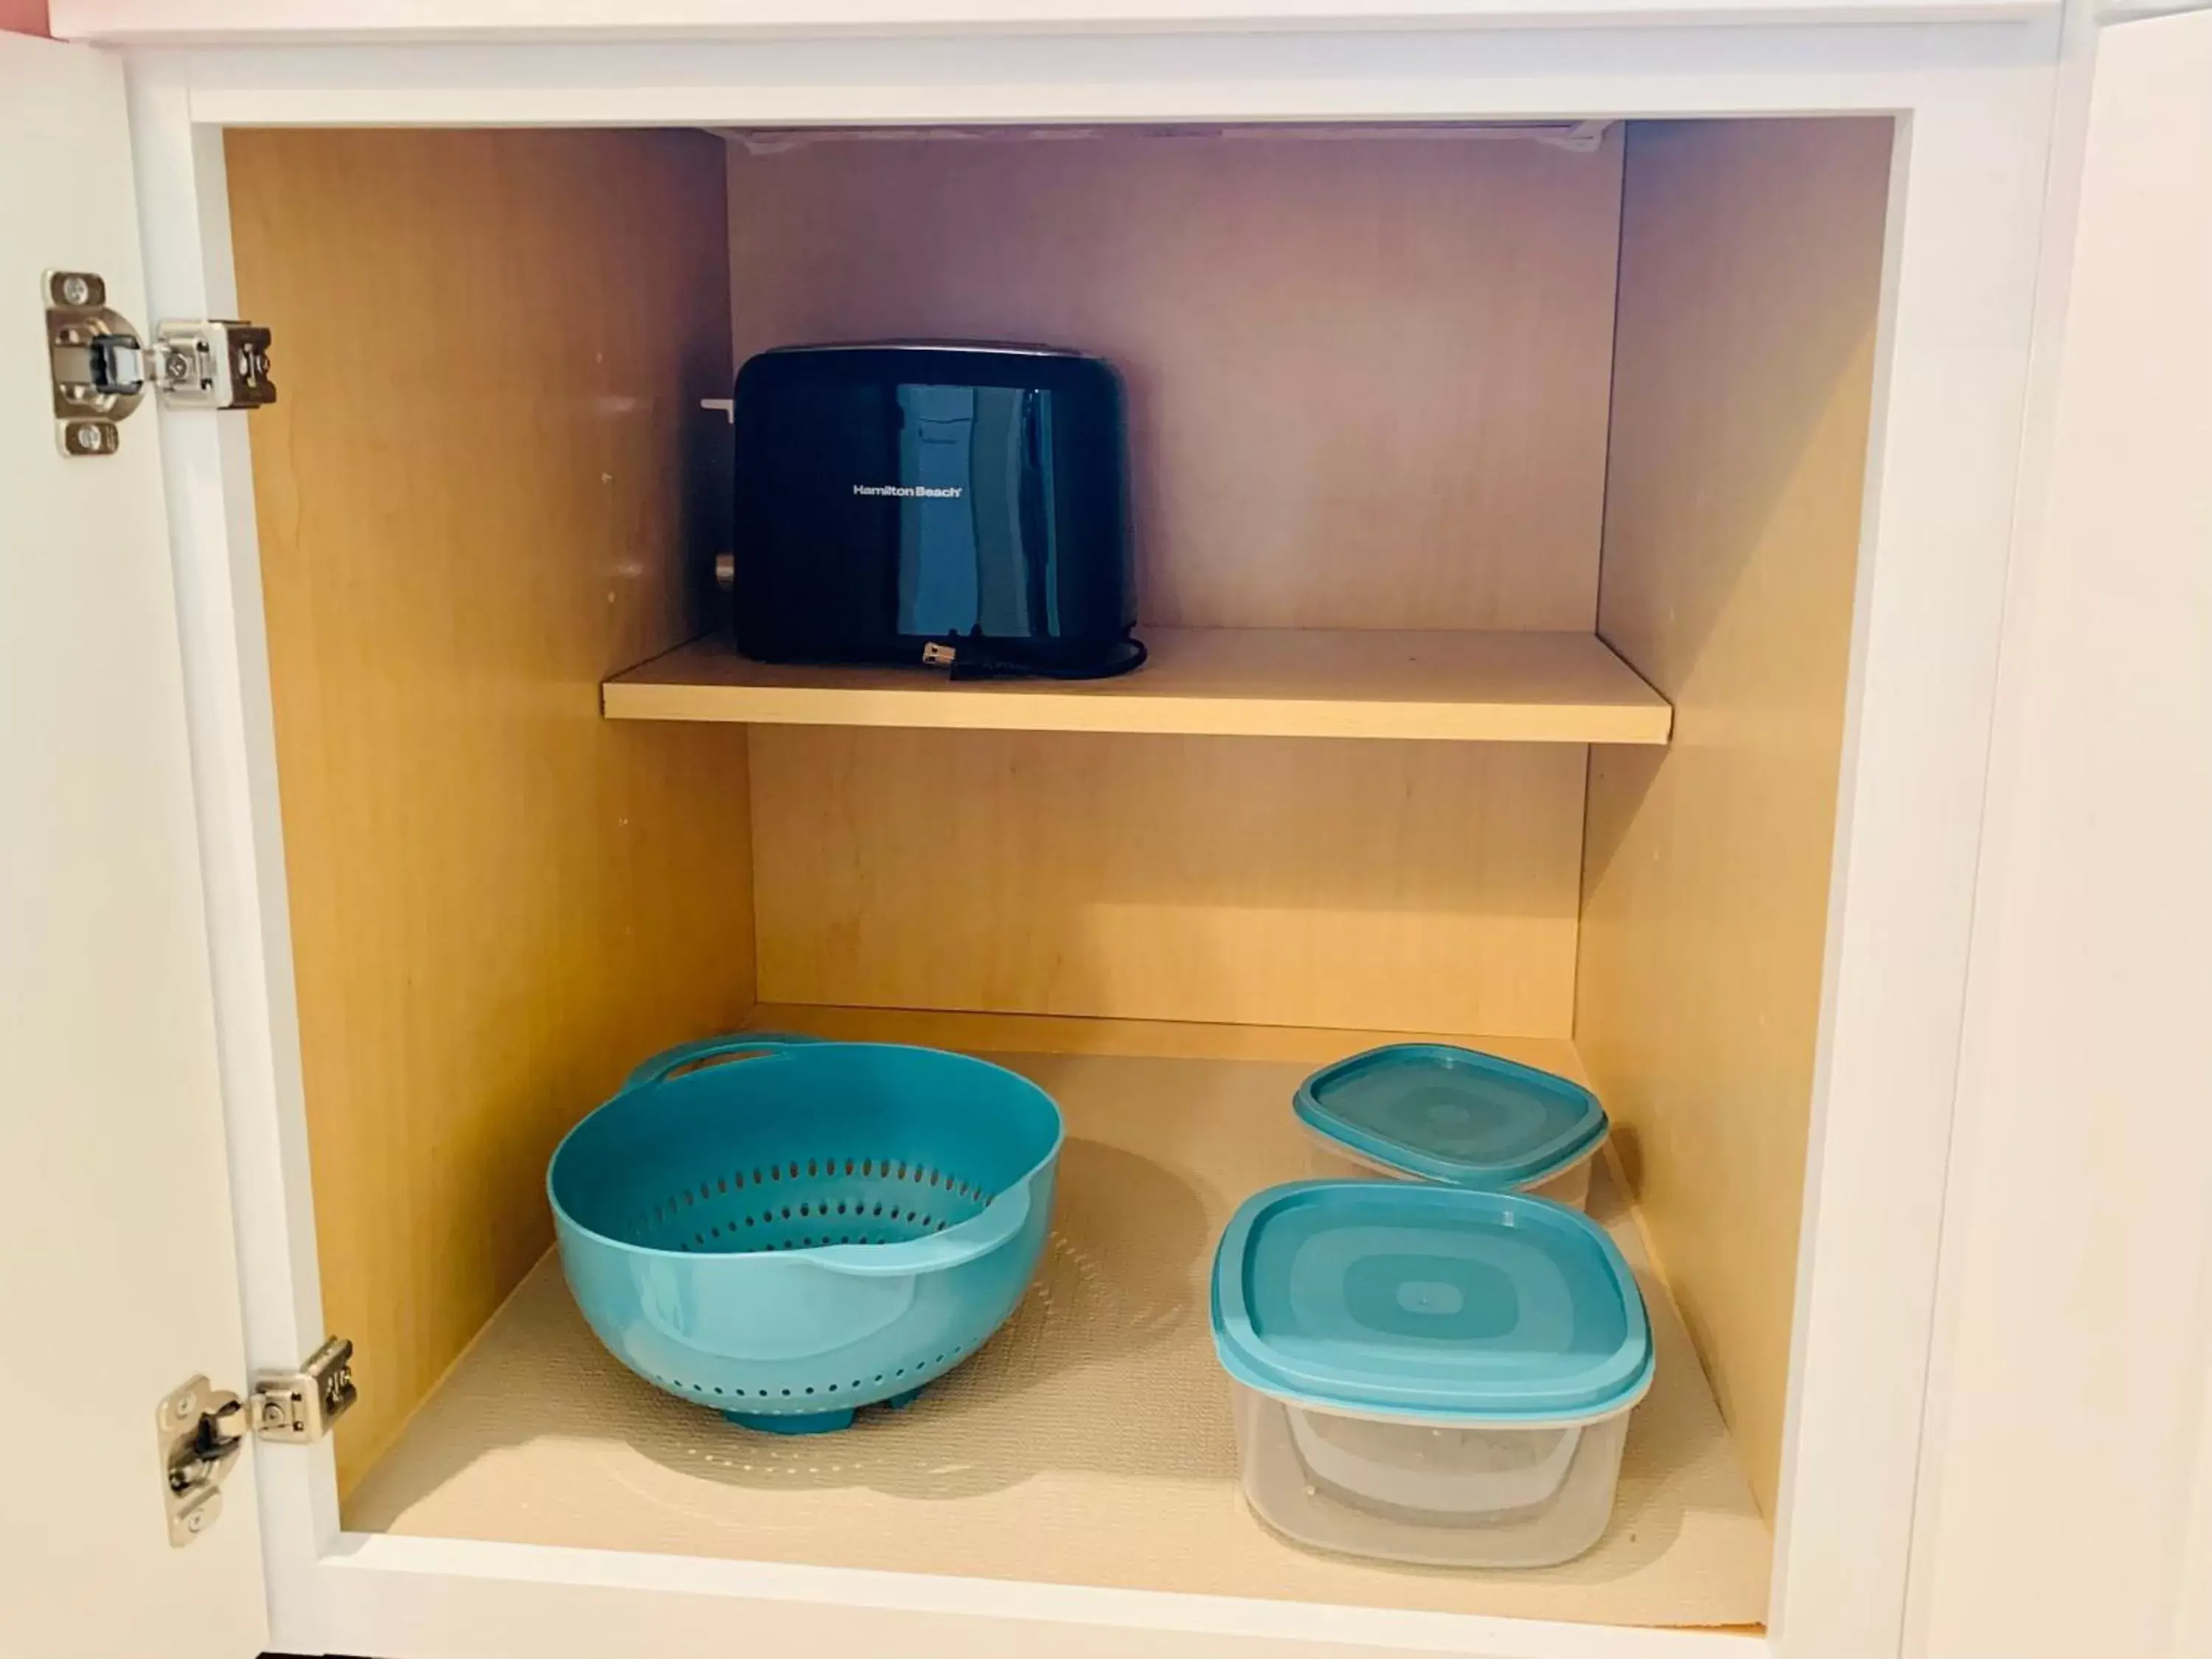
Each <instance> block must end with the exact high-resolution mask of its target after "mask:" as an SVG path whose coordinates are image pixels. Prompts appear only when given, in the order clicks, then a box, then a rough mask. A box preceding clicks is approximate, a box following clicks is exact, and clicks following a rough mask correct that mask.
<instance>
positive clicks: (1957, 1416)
mask: <svg viewBox="0 0 2212 1659" xmlns="http://www.w3.org/2000/svg"><path fill="white" fill-rule="evenodd" d="M2094 51H2095V62H2094V67H2093V85H2092V89H2091V92H2090V97H2089V105H2088V112H2087V131H2086V143H2085V149H2084V150H2083V155H2082V170H2081V186H2080V194H2079V222H2078V225H2077V226H2076V228H2075V252H2074V256H2073V264H2072V270H2071V277H2070V283H2069V292H2068V294H2067V296H2066V299H2065V302H2064V333H2063V342H2062V343H2061V344H2060V345H2059V347H2058V357H2057V379H2056V382H2055V392H2054V403H2053V406H2052V414H2051V428H2050V432H2049V445H2048V451H2047V454H2048V465H2047V467H2046V468H2045V469H2044V471H2045V476H2044V477H2043V478H2042V480H2041V481H2040V483H2039V485H2035V484H2032V486H2031V487H2032V488H2039V489H2041V491H2042V494H2041V497H2040V499H2039V500H2036V499H2031V501H2030V503H2029V511H2030V516H2031V524H2032V527H2031V529H2030V531H2029V532H2028V534H2027V538H2026V543H2025V547H2026V551H2025V556H2026V557H2027V559H2028V560H2030V561H2031V563H2030V565H2029V567H2028V571H2027V583H2026V585H2025V586H2023V589H2022V592H2021V599H2020V601H2019V602H2018V603H2017V605H2016V611H2015V618H2014V620H2013V623H2012V625H2011V627H2010V629H2009V630H2008V639H2007V643H2006V657H2007V660H2006V665H2005V678H2006V685H2005V689H2004V694H2003V696H2004V714H2003V716H2002V722H2001V725H2000V728H1999V736H1998V744H1997V747H1998V754H1999V757H2000V759H1999V763H1998V769H1997V771H1996V787H1994V788H1993V790H1992V798H1991V803H1990V812H1991V820H1990V821H1991V826H1992V827H1991V836H1990V842H1989V846H1988V850H1987V856H1986V860H1985V864H1984V873H1983V879H1982V884H1981V888H1982V890H1981V897H1980V900H1979V904H1978V919H1977V928H1976V940H1975V946H1974V958H1973V969H1972V977H1973V984H1972V992H1971V1003H1970V1010H1971V1012H1970V1019H1969V1025H1968V1030H1967V1035H1966V1061H1965V1067H1964V1076H1963V1082H1962V1089H1961V1106H1960V1128H1961V1133H1962V1134H1963V1135H1964V1136H1965V1137H1966V1139H1968V1140H1970V1141H1971V1144H1972V1157H1971V1158H1966V1157H1961V1158H1958V1159H1957V1160H1955V1164H1956V1168H1957V1169H1958V1170H1959V1171H1960V1175H1959V1176H1957V1178H1955V1179H1954V1192H1953V1196H1952V1204H1951V1206H1949V1207H1948V1210H1947V1226H1946V1230H1945V1236H1944V1240H1943V1267H1942V1281H1943V1282H1942V1293H1941V1294H1942V1310H1943V1311H1942V1319H1941V1320H1940V1322H1939V1327H1938V1333H1937V1339H1938V1340H1937V1356H1938V1357H1937V1363H1936V1376H1935V1378H1934V1384H1933V1387H1932V1389H1931V1400H1930V1409H1931V1413H1932V1416H1931V1420H1930V1434H1929V1442H1928V1449H1927V1456H1926V1462H1925V1464H1924V1466H1923V1492H1922V1494H1921V1498H1920V1503H1919V1511H1920V1514H1919V1521H1918V1531H1919V1534H1920V1535H1919V1536H1918V1537H1917V1539H1916V1541H1915V1551H1914V1565H1913V1581H1914V1582H1913V1587H1912V1595H1911V1601H1912V1617H1911V1631H1910V1634H1909V1638H1908V1640H1907V1643H1906V1647H1905V1651H1906V1653H1907V1655H1908V1656H1914V1659H1918V1656H1929V1659H1948V1656H1951V1655H1958V1654H1984V1653H1986V1654H2004V1655H2008V1656H2015V1659H2073V1656H2075V1655H2079V1654H2083V1653H2090V1652H2094V1653H2100V1654H2107V1655H2111V1656H2112V1659H2201V1656H2203V1654H2205V1653H2206V1652H2207V1651H2212V1648H2209V1647H2208V1643H2212V1597H2208V1591H2207V1583H2208V1562H2212V1554H2208V1545H2212V1443H2208V1440H2207V1437H2208V1436H2212V1412H2208V1406H2212V1395H2208V1389H2212V1115H2208V1114H2207V1112H2206V1110H2205V1102H2206V1100H2207V1098H2208V1097H2212V1021H2208V1019H2207V1018H2206V1010H2207V1008H2208V1007H2212V860H2208V859H2207V857H2206V849H2207V848H2212V465H2209V464H2212V303H2209V302H2208V296H2212V192H2208V191H2207V188H2206V180H2207V179H2212V12H2206V11H2197V12H2193V13H2190V14H2187V15H2175V16H2170V17H2165V18H2156V19H2147V20H2144V21H2132V22H2129V23H2127V24H2126V25H2125V26H2124V27H2116V28H2106V29H2105V30H2103V31H2102V32H2101V33H2100V35H2099V36H2098V38H2097V40H2096V41H2095V45H2094Z"/></svg>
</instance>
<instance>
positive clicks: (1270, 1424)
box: [1213, 1181, 1654, 1567]
mask: <svg viewBox="0 0 2212 1659" xmlns="http://www.w3.org/2000/svg"><path fill="white" fill-rule="evenodd" d="M1213 1339H1214V1348H1215V1352H1217V1353H1218V1356H1219V1358H1220V1360H1221V1364H1222V1367H1223V1369H1224V1370H1226V1371H1227V1372H1228V1373H1229V1376H1230V1379H1231V1383H1232V1384H1233V1385H1234V1386H1233V1389H1232V1393H1233V1395H1234V1410H1235V1413H1236V1427H1237V1455H1238V1460H1239V1462H1240V1465H1241V1474H1242V1479H1243V1489H1244V1496H1245V1499H1246V1501H1247V1502H1248V1503H1249V1504H1250V1506H1251V1508H1252V1510H1253V1512H1254V1513H1255V1514H1256V1515H1257V1516H1259V1517H1260V1518H1261V1520H1262V1521H1264V1522H1267V1524H1268V1525H1269V1526H1271V1527H1273V1528H1275V1529H1276V1530H1277V1531H1278V1532H1280V1533H1282V1534H1285V1536H1287V1537H1289V1538H1291V1539H1292V1540H1294V1541H1297V1542H1300V1543H1304V1544H1309V1545H1312V1546H1314V1547H1317V1548H1321V1549H1326V1550H1334V1551H1338V1552H1340V1553H1344V1554H1347V1555H1364V1556H1371V1557H1377V1558H1381V1559H1388V1560H1395V1561H1409V1562H1416V1563H1420V1564H1424V1565H1432V1566H1460V1567H1541V1566H1551V1565H1556V1564H1558V1563H1559V1562H1561V1561H1565V1560H1570V1559H1572V1558H1573V1557H1575V1556H1577V1555H1580V1554H1581V1553H1583V1551H1585V1550H1587V1549H1589V1547H1590V1546H1591V1545H1593V1544H1595V1543H1596V1542H1597V1541H1598V1539H1599V1538H1600V1537H1601V1536H1602V1535H1603V1534H1604V1532H1605V1529H1606V1526H1607V1522H1608V1521H1609V1520H1610V1519H1611V1516H1612V1513H1613V1493H1614V1489H1615V1486H1616V1485H1617V1483H1618V1481H1619V1479H1620V1457H1621V1450H1622V1448H1623V1447H1624V1446H1625V1445H1626V1442H1627V1437H1628V1424H1629V1416H1630V1413H1632V1411H1633V1410H1634V1409H1635V1407H1636V1405H1637V1402H1638V1401H1640V1400H1642V1399H1643V1398H1644V1394H1645V1392H1646V1391H1647V1390H1648V1389H1650V1386H1651V1378H1652V1372H1653V1366H1654V1355H1653V1349H1652V1342H1651V1329H1650V1322H1649V1321H1648V1320H1647V1319H1646V1317H1645V1315H1644V1297H1643V1295H1642V1293H1641V1291H1639V1290H1638V1287H1637V1284H1636V1276H1635V1274H1634V1273H1633V1272H1632V1269H1631V1268H1630V1267H1629V1265H1628V1262H1627V1261H1626V1259H1625V1258H1624V1257H1623V1256H1622V1255H1621V1254H1620V1249H1619V1247H1618V1246H1616V1245H1615V1244H1614V1243H1613V1240H1612V1239H1611V1238H1609V1237H1607V1235H1606V1232H1605V1231H1604V1229H1602V1228H1601V1227H1599V1226H1598V1225H1595V1223H1594V1222H1592V1221H1590V1220H1589V1218H1587V1217H1584V1216H1582V1215H1579V1214H1577V1213H1576V1212H1574V1211H1572V1210H1568V1209H1565V1208H1562V1207H1561V1206H1558V1205H1556V1204H1548V1203H1545V1202H1543V1201H1541V1200H1536V1199H1532V1198H1524V1197H1521V1196H1519V1195H1517V1194H1510V1193H1480V1192H1474V1191H1470V1190H1468V1189H1466V1188H1455V1187H1441V1186H1432V1185H1424V1184H1416V1183H1413V1182H1382V1181H1340V1182H1294V1183H1292V1184H1291V1185H1289V1186H1285V1187H1276V1188H1271V1189H1270V1190H1268V1191H1267V1192H1263V1193H1261V1194H1258V1195H1257V1196H1256V1197H1254V1198H1252V1199H1249V1200H1247V1201H1246V1202H1245V1204H1244V1205H1243V1207H1242V1208H1240V1209H1239V1210H1238V1211H1237V1214H1236V1216H1235V1217H1234V1218H1232V1219H1231V1222H1230V1225H1229V1227H1228V1230H1227V1231H1225V1233H1224V1234H1223V1235H1222V1239H1221V1243H1220V1247H1219V1249H1218V1251H1217V1252H1216V1254H1215V1256H1214V1266H1213Z"/></svg>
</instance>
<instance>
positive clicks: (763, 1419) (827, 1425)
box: [722, 1383, 928, 1434]
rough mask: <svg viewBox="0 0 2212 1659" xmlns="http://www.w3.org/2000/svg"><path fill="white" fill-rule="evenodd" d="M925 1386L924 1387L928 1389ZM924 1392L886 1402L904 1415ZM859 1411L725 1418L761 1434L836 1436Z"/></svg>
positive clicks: (725, 1415)
mask: <svg viewBox="0 0 2212 1659" xmlns="http://www.w3.org/2000/svg"><path fill="white" fill-rule="evenodd" d="M927 1386H928V1385H927V1383H925V1384H924V1385H923V1387H925V1388H926V1387H927ZM920 1396H921V1389H908V1390H907V1391H906V1392H905V1393H904V1394H895V1395H892V1396H891V1397H890V1399H888V1400H886V1401H884V1402H883V1403H884V1405H886V1406H888V1407H890V1408H891V1409H892V1410H893V1411H895V1412H902V1411H904V1410H905V1409H906V1408H907V1407H908V1406H911V1405H912V1404H914V1402H915V1400H916V1399H917V1398H919V1397H920ZM857 1415H859V1412H858V1410H857V1409H856V1408H854V1407H849V1406H848V1407H846V1408H845V1409H844V1410H843V1411H836V1412H779V1413H767V1412H724V1413H722V1419H723V1421H725V1422H727V1423H734V1424H736V1425H738V1427H739V1428H741V1429H752V1430H755V1431H758V1432H759V1433H762V1434H834V1433H835V1432H836V1431H837V1430H839V1429H849V1428H851V1427H852V1426H853V1419H854V1417H855V1416H857Z"/></svg>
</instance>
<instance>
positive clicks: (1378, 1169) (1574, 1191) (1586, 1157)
mask: <svg viewBox="0 0 2212 1659" xmlns="http://www.w3.org/2000/svg"><path fill="white" fill-rule="evenodd" d="M1603 1144H1604V1143H1603V1142H1602V1141H1600V1142H1599V1143H1598V1146H1602V1145H1603ZM1597 1151H1598V1149H1597V1146H1592V1147H1591V1148H1590V1149H1589V1151H1588V1152H1584V1153H1583V1155H1582V1156H1581V1157H1580V1158H1577V1159H1576V1160H1575V1161H1574V1162H1573V1163H1572V1164H1569V1165H1567V1167H1566V1168H1565V1169H1564V1170H1559V1172H1558V1173H1556V1174H1554V1175H1550V1176H1546V1177H1545V1178H1544V1179H1543V1180H1541V1181H1540V1182H1536V1183H1535V1184H1534V1185H1533V1186H1528V1187H1522V1188H1517V1189H1516V1190H1517V1191H1519V1192H1520V1193H1522V1194H1523V1195H1524V1196H1526V1197H1528V1198H1541V1199H1544V1200H1548V1201H1549V1202H1551V1203H1553V1204H1564V1205H1565V1206H1566V1207H1567V1208H1569V1209H1570V1210H1587V1209H1588V1208H1589V1188H1590V1165H1591V1164H1594V1163H1595V1161H1596V1159H1597ZM1306 1174H1307V1175H1308V1176H1310V1178H1311V1179H1313V1180H1315V1181H1358V1180H1374V1179H1376V1177H1381V1178H1382V1179H1384V1180H1389V1181H1419V1179H1421V1177H1420V1176H1414V1175H1408V1174H1407V1173H1406V1172H1405V1171H1404V1170H1394V1169H1392V1168H1390V1167H1389V1165H1388V1164H1373V1163H1370V1162H1369V1161H1368V1160H1367V1159H1365V1158H1361V1157H1359V1156H1358V1154H1356V1153H1355V1152H1352V1150H1351V1149H1350V1148H1349V1147H1347V1146H1342V1145H1340V1143H1338V1142H1336V1141H1334V1140H1324V1139H1322V1137H1321V1136H1319V1135H1317V1134H1316V1133H1314V1132H1313V1131H1312V1130H1310V1129H1308V1130H1307V1131H1306Z"/></svg>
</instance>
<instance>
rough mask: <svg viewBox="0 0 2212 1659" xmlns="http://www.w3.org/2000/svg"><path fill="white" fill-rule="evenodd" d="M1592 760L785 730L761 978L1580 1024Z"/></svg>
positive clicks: (1043, 1003) (987, 997)
mask: <svg viewBox="0 0 2212 1659" xmlns="http://www.w3.org/2000/svg"><path fill="white" fill-rule="evenodd" d="M1585 752H1586V751H1585V750H1583V748H1582V747H1580V746H1579V745H1577V744H1441V743H1353V742H1337V741H1331V740H1328V739H1319V738H1316V739H1291V738H1280V739H1246V738H1176V737H1151V736H1146V737H1119V736H1097V735H1068V734H1064V733H1056V732H921V731H886V730H876V729H868V730H856V729H839V728H831V727H799V726H763V727H759V728H757V729H756V730H755V731H754V732H753V746H752V764H753V819H754V835H755V842H754V845H755V850H756V854H757V858H758V860H759V871H760V878H759V881H758V884H757V906H758V912H759V927H760V984H761V994H762V996H763V999H764V1000H769V1001H776V1002H843V1003H860V1004H869V1005H874V1006H892V1007H910V1008H967V1009H981V1010H989V1011H997V1012H1016V1013H1052V1014H1093V1015H1112V1016H1120V1017H1124V1018H1138V1019H1168V1020H1207V1021H1220V1022H1228V1023H1251V1024H1287V1025H1334V1026H1369V1027H1377V1028H1383V1029H1388V1030H1440V1031H1484V1032H1495V1033H1498V1034H1499V1035H1501V1036H1565V1035H1566V1032H1567V1030H1568V1026H1569V1024H1570V1023H1571V1018H1572V1013H1573V992H1574V961H1575V911H1576V899H1577V882H1578V876H1579V870H1580V865H1581V847H1580V842H1581V824H1582V810H1583V757H1584V754H1585Z"/></svg>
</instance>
